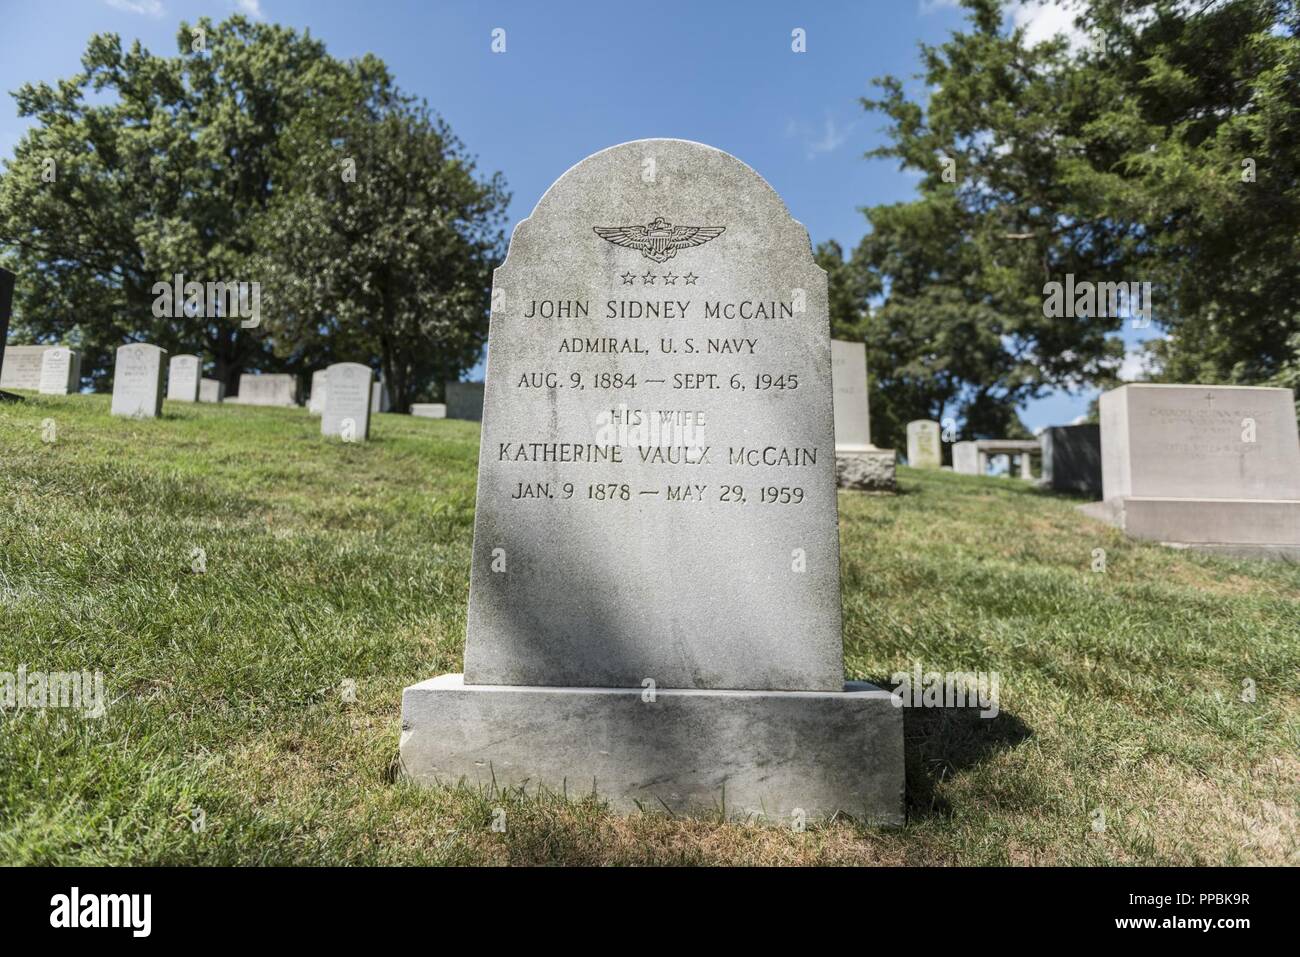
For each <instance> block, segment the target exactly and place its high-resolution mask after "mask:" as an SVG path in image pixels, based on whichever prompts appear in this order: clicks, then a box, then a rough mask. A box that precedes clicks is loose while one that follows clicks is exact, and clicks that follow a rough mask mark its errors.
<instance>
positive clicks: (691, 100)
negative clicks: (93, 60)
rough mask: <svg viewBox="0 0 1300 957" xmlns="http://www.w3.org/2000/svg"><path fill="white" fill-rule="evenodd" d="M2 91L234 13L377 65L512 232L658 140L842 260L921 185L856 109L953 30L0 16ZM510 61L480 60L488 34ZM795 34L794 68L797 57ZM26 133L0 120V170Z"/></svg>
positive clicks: (669, 4) (376, 12) (169, 48)
mask: <svg viewBox="0 0 1300 957" xmlns="http://www.w3.org/2000/svg"><path fill="white" fill-rule="evenodd" d="M0 5H2V6H3V14H0V19H3V21H4V29H3V31H0V89H3V90H4V91H5V92H6V93H8V92H9V91H12V90H15V89H16V88H17V87H18V86H19V85H20V84H21V83H23V82H25V81H32V80H47V81H54V80H56V79H59V78H63V77H67V76H69V75H71V74H72V73H73V72H75V71H76V70H77V69H78V67H79V62H80V56H81V53H82V52H83V50H84V48H85V44H86V40H87V38H88V37H89V36H90V35H91V34H92V33H96V32H115V33H118V34H120V35H121V36H122V37H123V41H124V45H125V44H126V43H129V41H130V40H132V39H135V38H139V39H140V40H141V41H142V42H143V43H144V45H145V46H147V47H148V48H150V49H151V50H153V51H155V52H158V53H168V54H171V53H174V52H175V51H176V42H175V37H176V27H177V24H178V23H179V22H180V21H181V20H191V21H192V20H194V19H196V18H197V17H199V16H203V15H207V16H210V17H212V18H214V19H223V18H224V17H226V16H227V15H228V14H230V13H233V12H236V11H242V12H245V13H248V14H250V15H254V16H257V17H260V18H263V19H267V20H273V21H275V22H279V23H283V24H286V25H290V26H294V27H297V28H299V29H308V28H309V29H310V30H311V32H312V34H313V35H315V36H317V37H319V38H321V39H323V40H324V41H325V43H326V44H327V46H328V48H329V50H330V52H331V53H332V54H333V55H335V56H338V57H344V58H346V57H351V56H356V55H360V54H362V53H367V52H370V53H374V54H377V55H378V56H380V57H382V58H383V59H384V60H385V61H386V62H387V63H388V65H389V67H390V69H391V70H392V71H393V74H394V76H395V77H396V78H397V81H398V83H399V84H400V85H401V86H402V87H403V88H404V89H406V90H407V91H409V92H411V93H414V94H417V95H419V96H422V97H424V98H425V99H427V100H428V102H429V104H430V105H431V106H432V107H433V108H434V109H436V110H437V111H438V112H440V113H441V114H442V115H443V116H444V117H446V119H447V120H448V122H449V123H450V124H451V126H452V128H453V129H454V130H455V131H456V132H457V134H458V135H459V136H460V137H461V139H462V140H464V142H465V143H466V145H467V146H468V147H469V149H470V151H471V152H472V153H474V154H475V155H476V156H477V157H478V160H479V165H480V167H481V168H482V169H484V170H500V171H501V172H503V173H504V174H505V176H506V179H507V181H508V184H509V187H510V190H511V192H512V193H513V202H512V205H511V207H510V217H511V222H510V224H509V226H510V227H513V224H514V222H516V221H518V220H519V219H522V218H523V217H525V216H527V215H528V213H529V212H530V211H531V209H532V206H533V204H534V203H535V202H536V201H537V200H538V199H539V198H540V197H541V195H542V193H543V192H544V191H545V190H546V188H547V187H548V186H549V185H550V184H551V183H552V182H553V181H554V180H555V179H556V178H557V177H558V176H560V174H562V173H563V172H564V171H565V170H566V169H568V168H569V167H570V166H572V165H573V164H574V163H576V162H577V161H578V160H580V159H582V158H583V157H584V156H586V155H588V154H590V153H593V152H595V151H596V150H599V149H602V148H604V147H606V146H611V145H613V144H615V143H621V142H624V141H626V140H633V139H641V138H644V137H651V136H672V137H681V138H685V139H692V140H699V141H701V142H704V143H709V144H711V145H713V146H716V147H718V148H720V149H723V150H726V151H727V152H729V153H732V154H734V155H735V156H737V157H739V158H740V159H742V160H744V161H745V162H746V163H748V164H749V165H751V166H753V167H754V168H755V169H757V170H758V172H759V173H760V174H762V175H763V176H764V177H765V178H766V179H767V180H768V182H770V183H771V184H772V186H773V187H774V188H775V189H776V190H777V192H778V193H779V194H780V195H781V196H782V197H783V198H784V199H785V201H786V203H787V205H788V206H789V207H790V210H791V212H792V213H793V214H794V216H795V218H796V219H798V220H800V221H801V222H803V223H804V224H805V225H806V226H807V227H808V230H809V233H810V234H811V237H812V241H813V243H814V244H815V243H819V242H821V241H823V240H826V239H837V240H839V242H840V243H841V245H843V246H844V247H845V248H846V249H851V248H852V247H853V246H855V245H856V244H857V242H858V241H859V240H860V239H861V238H862V236H863V234H864V233H865V232H866V231H867V224H866V219H865V218H864V217H863V215H862V213H861V212H860V211H859V208H860V207H863V206H869V205H874V204H877V203H888V202H896V201H899V200H904V199H907V198H909V197H910V196H912V195H913V188H914V183H915V179H914V177H913V176H911V175H909V174H906V173H903V172H900V171H899V170H898V169H897V165H896V163H894V162H893V161H884V160H866V159H863V153H865V152H866V151H867V150H869V149H871V148H873V147H875V146H878V145H880V144H881V143H882V142H883V139H884V134H883V129H884V126H885V122H884V119H883V117H881V116H880V115H879V114H868V113H866V112H865V111H864V110H863V109H862V108H861V106H860V105H859V103H858V99H859V97H861V96H864V95H868V94H870V92H871V89H872V88H871V86H870V81H871V79H872V78H873V77H876V76H880V75H883V74H886V73H892V74H895V75H897V76H901V77H905V78H907V79H908V88H909V90H910V91H911V92H912V93H914V94H916V93H919V92H920V91H921V90H922V88H923V84H922V83H921V82H920V81H919V80H914V79H912V75H913V74H914V73H916V72H917V71H918V69H919V61H918V56H917V45H918V43H920V42H927V43H939V42H942V41H943V40H944V38H945V37H946V36H947V35H948V33H949V32H951V31H952V30H954V29H957V28H958V27H960V25H961V23H962V20H963V15H962V12H961V11H960V10H959V9H956V3H955V0H857V2H852V0H844V2H823V3H816V4H811V3H778V2H759V0H753V2H744V3H741V2H734V3H721V2H718V3H706V2H699V0H696V2H674V0H659V2H644V0H643V2H638V3H618V2H615V0H606V2H603V3H602V2H561V0H556V2H546V3H543V2H538V0H530V2H471V0H464V2H439V0H423V2H418V0H412V2H405V0H370V2H366V3H358V2H354V0H314V2H313V0H212V2H202V0H4V2H3V3H2V4H0ZM1012 16H1013V17H1016V18H1017V19H1018V20H1019V21H1020V22H1026V23H1028V24H1029V25H1030V28H1031V31H1037V32H1038V33H1041V34H1046V33H1050V32H1054V31H1055V30H1056V29H1061V28H1065V29H1068V27H1069V18H1068V17H1066V16H1063V15H1061V14H1060V12H1059V11H1055V10H1053V8H1051V7H1048V8H1046V10H1042V9H1040V8H1038V7H1036V6H1031V7H1025V8H1024V9H1022V10H1019V11H1014V12H1013V13H1012ZM496 28H501V29H503V30H505V42H506V51H505V52H504V53H493V52H492V50H491V42H492V31H493V30H494V29H496ZM795 28H802V29H803V30H805V31H806V36H807V52H805V53H801V54H796V53H793V52H792V51H791V31H792V30H793V29H795ZM25 126H26V121H25V120H21V119H19V118H18V117H17V116H16V114H15V111H14V108H13V101H12V99H11V98H7V97H6V100H5V102H4V103H3V104H2V105H0V154H2V155H5V156H8V155H12V151H13V148H14V145H15V144H16V143H17V142H18V139H19V138H20V136H21V135H22V132H23V130H24V128H25ZM1093 394H1094V393H1092V392H1088V393H1084V394H1081V395H1075V396H1069V395H1065V394H1058V395H1056V396H1053V397H1050V398H1047V399H1043V400H1040V401H1038V402H1034V403H1031V404H1030V405H1029V407H1028V408H1027V409H1024V410H1022V418H1023V419H1024V420H1025V422H1026V424H1027V425H1029V426H1030V427H1031V428H1037V427H1040V426H1045V425H1052V424H1060V423H1064V422H1069V421H1071V420H1072V419H1074V418H1075V417H1076V416H1078V415H1079V414H1081V413H1082V412H1083V411H1085V410H1086V408H1087V404H1088V402H1089V400H1090V399H1091V398H1092V396H1093Z"/></svg>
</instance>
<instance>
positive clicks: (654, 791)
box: [401, 674, 904, 825]
mask: <svg viewBox="0 0 1300 957" xmlns="http://www.w3.org/2000/svg"><path fill="white" fill-rule="evenodd" d="M649 697H650V692H649V691H648V690H647V689H643V688H553V687H542V686H535V685H528V686H512V685H467V684H465V682H464V676H463V675H459V674H447V675H439V676H438V677H436V678H431V679H429V680H428V681H422V682H420V683H419V684H417V685H412V686H411V687H409V688H407V689H405V691H404V692H403V693H402V740H401V756H402V765H403V769H404V771H405V773H406V775H407V776H408V777H410V778H412V779H414V780H415V781H418V782H421V783H425V784H449V785H455V784H459V783H464V784H467V785H470V786H476V787H484V786H491V785H493V784H495V785H496V786H497V787H498V788H508V787H509V788H519V787H524V788H527V789H529V790H530V791H531V790H534V789H536V788H538V787H539V786H540V787H544V788H546V789H547V790H549V791H552V792H554V793H557V794H566V795H568V796H569V797H581V796H584V795H587V794H590V793H592V792H593V790H594V792H595V793H596V795H597V796H598V797H600V798H601V799H603V800H606V801H608V802H609V803H610V804H611V805H612V807H613V808H614V809H615V810H617V811H620V812H632V811H636V810H638V809H643V810H647V811H662V810H664V809H665V808H667V809H668V810H671V811H672V812H673V813H687V814H690V813H706V814H713V813H718V812H719V811H721V810H724V809H725V812H726V815H727V817H728V818H748V817H754V816H758V815H761V816H763V817H765V818H766V819H768V820H769V821H773V822H776V823H786V822H788V821H790V820H792V819H793V818H794V817H795V816H796V815H797V814H798V812H799V811H802V812H803V814H804V815H805V816H806V819H808V820H815V819H818V818H827V817H830V816H831V815H833V814H834V813H836V812H841V813H844V814H848V815H851V816H852V817H854V818H857V819H858V820H860V821H866V822H871V823H875V824H887V825H897V824H902V823H903V819H904V812H903V709H901V708H898V707H895V706H894V704H893V696H892V695H891V694H890V693H889V692H887V691H883V690H881V689H879V688H876V687H875V686H873V685H869V684H865V683H862V682H852V683H849V684H846V685H845V690H844V691H709V690H697V689H689V690H687V689H662V688H661V689H657V690H656V691H655V692H654V696H653V697H654V700H653V701H650V700H647V699H648V698H649Z"/></svg>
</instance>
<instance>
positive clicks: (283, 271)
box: [258, 74, 509, 411]
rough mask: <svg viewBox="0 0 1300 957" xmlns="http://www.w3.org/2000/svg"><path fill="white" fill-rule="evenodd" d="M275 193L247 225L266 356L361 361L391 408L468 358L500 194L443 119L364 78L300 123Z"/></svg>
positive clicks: (484, 302) (428, 393)
mask: <svg viewBox="0 0 1300 957" xmlns="http://www.w3.org/2000/svg"><path fill="white" fill-rule="evenodd" d="M277 182H278V183H279V184H280V186H281V188H280V189H279V190H278V191H277V193H276V196H275V198H274V200H273V202H272V203H271V204H270V206H269V207H268V209H267V211H266V214H265V215H264V216H263V217H262V218H261V221H260V223H259V228H258V235H259V246H260V249H261V254H260V255H259V257H258V272H259V274H261V275H263V276H265V277H266V279H267V281H268V290H269V293H268V301H269V302H270V305H271V308H270V313H271V316H272V318H271V319H270V324H269V331H270V333H271V335H272V338H273V339H274V342H275V350H276V353H277V355H280V356H282V357H291V356H299V357H307V358H308V359H309V360H310V361H312V362H315V363H316V364H318V365H320V364H324V363H327V362H331V361H342V360H348V359H351V360H354V361H368V362H371V363H372V364H373V365H375V366H376V367H377V368H378V369H379V370H380V371H381V372H382V373H383V377H384V380H385V382H386V383H387V387H388V390H389V394H390V396H391V398H392V401H393V403H394V407H395V408H396V409H398V410H399V411H406V410H407V408H408V407H409V405H410V403H411V402H412V401H413V400H415V399H418V398H433V397H436V394H437V393H438V392H440V391H441V390H442V387H443V385H444V384H445V383H446V382H449V381H455V380H456V379H457V378H459V376H460V374H461V373H462V372H463V371H465V370H466V369H468V368H469V367H471V366H473V365H474V364H475V363H476V362H477V361H478V359H479V356H480V355H481V354H482V349H483V345H484V343H485V342H486V339H487V330H488V311H489V309H488V307H489V295H490V290H491V285H492V274H491V270H492V267H493V266H494V265H495V264H496V263H497V262H499V261H500V259H501V258H502V256H503V255H504V241H505V240H504V233H503V231H502V228H501V226H502V222H503V220H504V215H505V208H506V204H507V202H508V200H509V197H508V194H507V193H506V192H505V187H504V183H503V181H502V178H501V175H500V174H499V173H498V174H496V175H494V176H492V177H489V178H487V179H481V178H478V177H476V175H475V166H474V163H473V161H472V160H471V159H470V157H469V156H468V155H467V154H466V152H465V149H464V147H463V145H462V144H461V143H460V141H459V140H458V139H457V138H456V137H455V135H454V134H453V133H452V132H451V130H450V128H449V127H448V126H447V125H446V123H445V122H443V121H442V120H441V119H439V118H437V117H436V116H433V115H431V114H430V113H429V110H428V108H427V107H426V106H425V105H424V104H423V103H417V102H416V101H414V100H412V99H411V98H409V97H405V96H403V95H401V94H399V93H397V92H395V91H394V90H393V89H392V88H391V86H390V85H389V84H387V82H386V78H385V77H383V76H382V75H379V74H376V75H375V76H373V77H371V78H370V80H369V82H358V83H354V84H349V85H348V86H347V87H346V88H344V89H342V90H340V91H338V93H337V94H336V95H334V96H331V97H325V98H322V99H321V100H320V101H319V102H318V103H316V104H314V105H313V106H312V108H311V109H310V110H308V111H305V112H304V113H303V114H302V116H300V118H299V119H298V121H297V122H295V124H294V125H293V127H292V128H291V130H290V131H289V134H288V136H287V137H286V140H285V149H284V150H283V155H282V160H281V163H280V166H279V168H278V175H277Z"/></svg>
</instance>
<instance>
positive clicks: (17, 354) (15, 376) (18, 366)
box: [0, 346, 54, 392]
mask: <svg viewBox="0 0 1300 957" xmlns="http://www.w3.org/2000/svg"><path fill="white" fill-rule="evenodd" d="M52 348H54V346H9V348H7V349H6V350H5V354H4V368H3V369H0V388H4V389H30V390H31V391H33V392H35V391H37V390H38V389H40V387H41V363H42V362H43V361H44V359H45V353H46V352H48V351H49V350H50V349H52Z"/></svg>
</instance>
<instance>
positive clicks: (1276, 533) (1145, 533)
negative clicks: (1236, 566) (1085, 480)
mask: <svg viewBox="0 0 1300 957" xmlns="http://www.w3.org/2000/svg"><path fill="white" fill-rule="evenodd" d="M1079 510H1080V511H1081V512H1083V513H1084V514H1085V515H1087V516H1089V517H1090V518H1095V519H1098V520H1100V521H1103V522H1107V523H1109V524H1111V525H1114V526H1116V527H1117V528H1121V529H1123V530H1124V532H1125V534H1127V535H1131V536H1132V537H1133V538H1140V539H1143V540H1145V541H1153V542H1160V543H1162V544H1165V545H1172V546H1176V547H1184V548H1193V549H1197V550H1199V551H1206V552H1213V553H1216V554H1222V555H1231V556H1234V557H1252V558H1283V559H1285V558H1290V559H1293V560H1300V500H1291V499H1235V498H1234V499H1209V498H1205V499H1190V498H1139V497H1129V498H1115V499H1108V500H1107V501H1104V502H1091V503H1089V504H1087V505H1080V506H1079Z"/></svg>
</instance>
